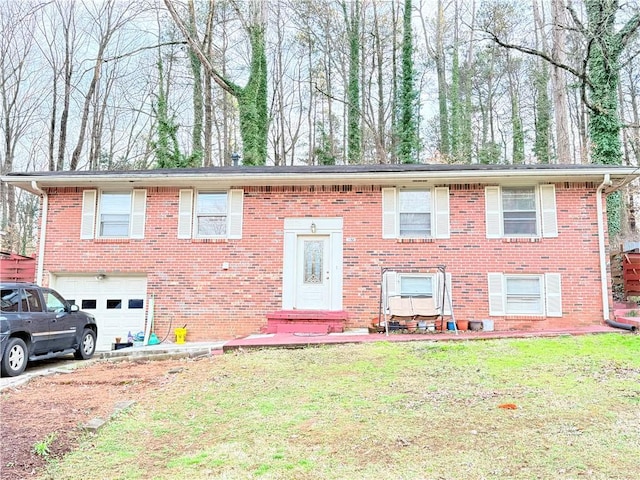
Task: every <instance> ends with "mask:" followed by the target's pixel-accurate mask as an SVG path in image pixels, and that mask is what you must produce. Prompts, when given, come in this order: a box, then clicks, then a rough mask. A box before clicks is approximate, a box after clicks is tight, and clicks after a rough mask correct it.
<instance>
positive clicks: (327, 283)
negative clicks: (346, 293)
mask: <svg viewBox="0 0 640 480" xmlns="http://www.w3.org/2000/svg"><path fill="white" fill-rule="evenodd" d="M329 240H330V237H329V235H298V240H297V243H298V245H297V248H296V257H297V258H296V305H295V307H296V308H297V309H300V310H322V309H328V308H330V306H331V242H330V241H329Z"/></svg>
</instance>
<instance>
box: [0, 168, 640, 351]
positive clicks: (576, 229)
mask: <svg viewBox="0 0 640 480" xmlns="http://www.w3.org/2000/svg"><path fill="white" fill-rule="evenodd" d="M636 177H637V173H636V169H635V168H631V167H619V166H605V165H536V166H532V165H517V166H516V165H513V166H511V165H510V166H504V165H441V164H432V165H424V164H420V165H358V166H323V167H242V166H241V167H217V168H198V169H180V170H149V171H118V172H93V171H76V172H38V173H11V174H9V175H6V176H4V177H3V180H4V181H6V182H8V183H11V184H13V185H15V186H17V187H19V188H22V189H24V190H27V191H30V192H32V193H34V194H37V195H40V196H41V198H42V218H41V226H40V240H41V241H40V244H39V253H38V270H37V275H36V276H37V281H38V282H39V283H43V284H48V285H50V286H53V287H54V288H56V289H58V290H59V291H60V292H61V293H62V294H63V295H65V296H66V297H67V298H69V299H72V300H73V301H75V302H76V303H77V304H79V305H80V306H81V308H82V309H84V310H88V311H94V312H95V314H96V316H97V318H98V323H99V328H100V335H99V337H100V341H99V345H101V346H102V347H106V346H107V345H109V344H110V343H111V342H113V341H114V338H115V337H126V335H127V333H128V332H129V331H132V332H138V331H142V330H143V329H144V326H145V321H146V320H147V319H150V318H151V317H152V318H153V322H154V326H155V332H156V333H157V335H158V336H159V337H160V338H163V337H164V336H165V334H167V335H169V339H170V340H173V338H174V337H173V334H172V333H173V329H175V328H176V327H183V326H186V327H187V329H188V340H189V341H199V340H213V339H228V338H233V337H237V336H244V335H247V334H251V333H257V332H261V331H265V330H268V329H271V330H273V325H271V326H270V325H269V320H274V319H276V320H277V319H280V320H282V319H287V318H289V319H295V318H300V319H301V318H302V317H303V316H305V315H307V316H310V318H311V319H312V320H316V321H318V322H332V323H331V324H332V325H334V327H333V328H335V324H336V323H337V324H339V325H340V326H341V327H344V328H347V329H348V328H356V327H367V326H368V325H370V324H371V321H372V319H374V318H377V317H378V316H379V314H380V312H381V310H382V309H383V307H381V303H382V297H383V296H385V297H386V296H388V295H390V294H393V295H399V296H404V295H406V296H410V295H416V294H419V295H422V296H426V297H433V298H437V299H439V298H444V297H443V295H441V294H442V291H443V290H444V289H447V291H448V293H449V295H448V297H449V298H450V299H451V304H450V305H444V308H445V312H444V313H445V314H448V313H450V312H449V310H450V308H451V307H453V308H454V310H455V317H456V318H457V319H467V320H479V319H491V320H493V321H494V322H493V323H494V325H495V329H496V330H512V329H526V330H544V329H554V328H564V327H570V326H583V325H590V324H598V323H602V322H603V320H606V319H608V317H609V312H610V309H611V304H612V301H611V291H610V281H609V275H610V274H609V265H608V255H607V249H608V243H607V242H608V240H607V233H606V216H605V214H604V213H603V200H604V198H605V196H606V194H608V193H610V192H612V191H615V190H616V189H619V188H621V187H623V186H624V185H626V184H627V183H629V182H630V181H632V180H633V179H634V178H636ZM438 265H440V266H444V267H445V268H446V275H443V271H438V270H437V269H435V268H434V267H435V266H438ZM383 273H384V274H383ZM383 284H384V285H386V286H385V291H384V293H383V292H382V289H383V288H382V287H383ZM307 320H308V319H307ZM276 328H277V327H276Z"/></svg>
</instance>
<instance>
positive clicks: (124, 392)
mask: <svg viewBox="0 0 640 480" xmlns="http://www.w3.org/2000/svg"><path fill="white" fill-rule="evenodd" d="M187 362H193V360H186V359H181V360H152V361H148V360H145V361H118V362H96V363H93V364H90V365H87V366H86V367H83V368H80V369H77V370H74V371H72V372H71V373H64V374H62V373H56V374H53V375H50V376H46V377H37V378H34V379H33V380H31V381H30V382H29V383H27V384H24V385H22V386H20V387H18V388H15V389H7V390H4V391H3V392H2V393H1V394H0V425H1V438H2V441H1V446H0V478H2V479H4V480H14V479H15V480H18V479H24V478H29V477H36V476H37V475H38V474H39V473H40V472H41V469H42V468H43V467H44V465H45V464H46V462H47V459H49V458H52V457H53V458H56V457H61V456H63V455H65V454H66V453H67V452H69V451H71V450H73V449H74V448H75V447H76V446H77V445H78V440H79V439H80V437H81V436H82V433H83V429H82V426H83V425H84V424H86V423H87V422H88V421H90V420H92V419H94V418H102V419H108V418H109V417H110V416H111V415H112V414H113V412H114V406H115V405H116V404H117V403H118V402H122V401H125V400H134V401H136V402H140V401H142V400H144V399H145V398H147V397H149V396H151V395H153V394H154V392H155V391H157V390H158V389H159V388H162V387H163V386H164V385H166V384H167V383H170V382H171V381H172V380H173V377H174V375H173V373H172V372H177V371H180V369H181V367H184V366H185V365H186V364H187ZM47 439H49V440H50V441H47ZM43 442H44V443H45V444H46V445H47V447H48V448H47V450H48V452H47V453H46V454H42V452H41V454H37V453H36V452H35V450H34V446H35V445H36V444H40V445H41V446H42V443H43Z"/></svg>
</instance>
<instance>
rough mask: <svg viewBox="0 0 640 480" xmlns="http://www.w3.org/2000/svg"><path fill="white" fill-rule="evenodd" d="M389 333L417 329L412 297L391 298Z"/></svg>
mask: <svg viewBox="0 0 640 480" xmlns="http://www.w3.org/2000/svg"><path fill="white" fill-rule="evenodd" d="M388 305H389V331H398V330H410V329H415V324H413V322H414V317H415V314H414V311H413V306H412V304H411V297H400V296H393V297H389V303H388Z"/></svg>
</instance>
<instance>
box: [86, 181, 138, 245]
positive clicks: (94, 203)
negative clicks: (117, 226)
mask: <svg viewBox="0 0 640 480" xmlns="http://www.w3.org/2000/svg"><path fill="white" fill-rule="evenodd" d="M105 193H107V194H109V193H128V194H129V196H130V202H131V203H130V205H131V207H130V211H129V226H128V232H127V235H125V236H120V235H118V236H116V235H101V234H100V231H101V229H100V227H101V223H102V205H103V200H102V198H103V197H102V196H103V194H105ZM146 204H147V191H146V190H145V189H131V190H111V189H109V190H107V189H104V190H96V189H89V190H84V191H83V192H82V216H81V223H80V238H81V239H105V240H110V239H114V240H117V239H123V238H133V239H142V238H144V230H145V223H146Z"/></svg>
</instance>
